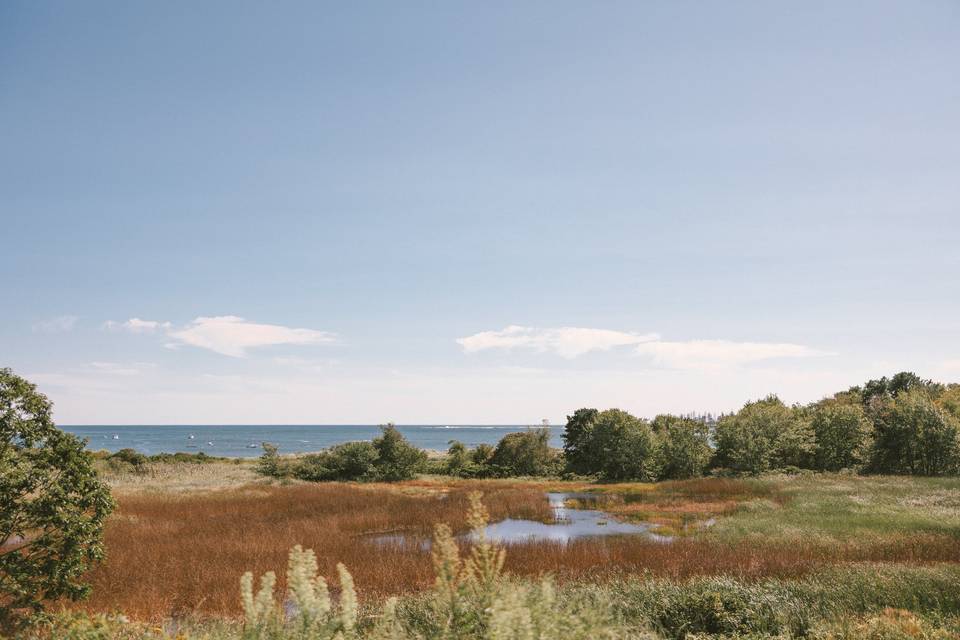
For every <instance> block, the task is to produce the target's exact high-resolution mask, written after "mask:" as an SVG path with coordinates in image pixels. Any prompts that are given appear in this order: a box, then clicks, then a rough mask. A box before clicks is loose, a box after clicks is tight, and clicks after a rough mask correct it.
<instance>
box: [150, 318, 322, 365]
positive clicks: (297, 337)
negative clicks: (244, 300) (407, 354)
mask: <svg viewBox="0 0 960 640" xmlns="http://www.w3.org/2000/svg"><path fill="white" fill-rule="evenodd" d="M167 335H168V336H169V337H170V338H172V339H173V340H174V342H172V343H170V344H168V345H167V346H168V347H171V348H179V347H180V346H183V345H188V346H192V347H199V348H201V349H209V350H210V351H214V352H216V353H220V354H223V355H225V356H232V357H234V358H242V357H244V356H246V355H247V350H249V349H255V348H257V347H266V346H274V345H315V344H330V343H332V342H336V336H335V335H334V334H333V333H329V332H327V331H316V330H314V329H295V328H291V327H284V326H282V325H276V324H258V323H256V322H248V321H247V320H244V319H243V318H239V317H237V316H216V317H211V318H207V317H200V318H197V319H196V320H194V321H193V322H191V323H190V324H188V325H187V326H186V327H184V328H183V329H178V330H168V331H167Z"/></svg>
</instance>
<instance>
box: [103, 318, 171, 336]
mask: <svg viewBox="0 0 960 640" xmlns="http://www.w3.org/2000/svg"><path fill="white" fill-rule="evenodd" d="M171 326H172V325H171V324H170V323H169V322H160V321H158V320H141V319H140V318H130V319H129V320H127V321H125V322H115V321H113V320H107V321H106V322H104V323H103V328H104V329H107V330H110V331H127V332H129V333H155V332H157V331H167V330H169V329H170V327H171Z"/></svg>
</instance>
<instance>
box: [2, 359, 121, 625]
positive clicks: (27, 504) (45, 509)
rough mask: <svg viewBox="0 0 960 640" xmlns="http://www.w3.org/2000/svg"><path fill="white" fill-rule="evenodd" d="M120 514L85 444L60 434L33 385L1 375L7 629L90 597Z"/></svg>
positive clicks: (46, 402)
mask: <svg viewBox="0 0 960 640" xmlns="http://www.w3.org/2000/svg"><path fill="white" fill-rule="evenodd" d="M112 509H113V500H112V499H111V497H110V492H109V490H108V488H107V486H106V485H105V484H104V483H103V482H101V481H100V479H99V478H98V477H97V474H96V472H95V470H94V466H93V459H92V457H91V455H90V454H89V453H88V452H87V451H85V450H84V442H83V441H81V440H80V439H78V438H77V437H76V436H73V435H71V434H68V433H64V432H63V431H61V430H59V429H57V427H56V426H55V425H54V422H53V417H52V405H51V403H50V401H49V400H48V399H47V398H46V396H44V395H43V394H41V393H39V392H38V391H37V389H36V387H35V386H34V385H33V384H31V383H29V382H27V381H26V380H24V379H23V378H21V377H19V376H17V375H14V373H13V372H12V371H11V370H10V369H0V627H6V628H10V627H12V626H14V625H16V624H19V623H22V622H23V621H24V620H26V619H28V618H29V617H31V616H32V615H34V614H36V613H39V612H41V611H42V610H43V606H44V603H45V602H49V601H52V600H56V599H59V598H64V597H65V598H70V599H79V598H82V597H83V596H85V595H86V594H87V593H88V591H89V586H88V585H86V584H85V583H84V582H83V574H84V573H85V571H86V570H87V568H88V567H89V566H90V564H91V563H92V562H95V561H97V560H100V559H101V558H102V557H103V553H104V550H103V544H102V534H103V525H104V520H105V519H106V517H107V515H109V513H110V512H111V510H112Z"/></svg>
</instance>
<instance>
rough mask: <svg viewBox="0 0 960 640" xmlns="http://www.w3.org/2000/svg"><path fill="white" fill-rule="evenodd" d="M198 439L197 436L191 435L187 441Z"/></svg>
mask: <svg viewBox="0 0 960 640" xmlns="http://www.w3.org/2000/svg"><path fill="white" fill-rule="evenodd" d="M196 437H197V436H195V435H193V434H192V433H191V434H190V435H188V436H187V440H193V439H194V438H196Z"/></svg>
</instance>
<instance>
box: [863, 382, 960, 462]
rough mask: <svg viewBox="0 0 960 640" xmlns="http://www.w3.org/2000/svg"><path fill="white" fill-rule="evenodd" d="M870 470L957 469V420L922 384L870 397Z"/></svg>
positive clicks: (959, 427)
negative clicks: (881, 395) (894, 395)
mask: <svg viewBox="0 0 960 640" xmlns="http://www.w3.org/2000/svg"><path fill="white" fill-rule="evenodd" d="M868 412H869V414H870V417H871V418H872V419H873V424H874V439H873V450H872V452H871V460H870V470H871V471H876V472H879V473H902V474H915V475H923V476H939V475H947V474H951V473H955V472H957V471H958V469H960V424H958V421H957V419H956V418H954V417H953V416H952V415H951V414H950V413H948V412H947V411H945V410H944V409H943V408H941V407H940V406H939V405H937V403H936V402H935V401H934V400H933V398H931V397H930V394H929V393H927V391H926V390H925V389H923V388H915V389H911V390H910V391H907V392H902V393H899V394H898V395H897V396H896V397H893V398H887V399H882V398H874V400H873V401H872V402H871V404H870V406H869V408H868Z"/></svg>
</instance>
